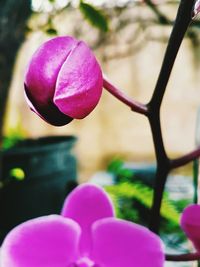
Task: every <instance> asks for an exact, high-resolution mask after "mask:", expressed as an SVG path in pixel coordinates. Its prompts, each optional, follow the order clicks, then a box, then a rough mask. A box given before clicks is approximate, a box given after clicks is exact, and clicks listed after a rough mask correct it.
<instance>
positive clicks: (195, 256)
mask: <svg viewBox="0 0 200 267" xmlns="http://www.w3.org/2000/svg"><path fill="white" fill-rule="evenodd" d="M165 259H166V260H167V261H198V260H200V253H198V252H195V253H187V254H180V255H170V254H166V255H165Z"/></svg>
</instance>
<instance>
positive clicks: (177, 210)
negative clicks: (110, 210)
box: [105, 159, 189, 247]
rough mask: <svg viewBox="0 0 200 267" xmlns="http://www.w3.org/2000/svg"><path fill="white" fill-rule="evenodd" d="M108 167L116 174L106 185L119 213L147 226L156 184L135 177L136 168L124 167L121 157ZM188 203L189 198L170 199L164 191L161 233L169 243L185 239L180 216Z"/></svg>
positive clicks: (180, 242)
mask: <svg viewBox="0 0 200 267" xmlns="http://www.w3.org/2000/svg"><path fill="white" fill-rule="evenodd" d="M108 171H109V172H111V173H113V174H114V175H115V177H117V179H116V184H114V185H112V186H106V187H105V189H106V191H107V192H108V193H109V195H110V196H111V198H112V200H113V202H114V205H115V208H116V214H117V216H118V217H119V218H122V219H125V220H129V221H133V222H135V223H138V224H142V225H144V226H148V219H149V215H150V208H151V205H152V200H153V188H151V187H150V186H148V185H146V184H144V183H143V181H137V180H134V174H133V170H131V169H127V168H125V167H124V163H123V161H121V160H120V159H115V160H113V161H112V162H111V163H110V164H109V165H108ZM188 204H189V200H188V199H181V200H171V199H169V195H168V193H167V192H165V194H164V197H163V201H162V207H161V229H160V233H161V236H162V238H163V239H164V240H165V242H166V243H167V245H168V246H169V247H177V246H181V244H182V243H183V242H185V240H186V239H185V235H184V233H183V232H182V230H181V229H180V226H179V219H180V214H181V212H182V210H183V208H184V207H185V206H187V205H188Z"/></svg>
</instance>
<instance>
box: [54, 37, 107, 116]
mask: <svg viewBox="0 0 200 267" xmlns="http://www.w3.org/2000/svg"><path fill="white" fill-rule="evenodd" d="M102 87H103V79H102V72H101V69H100V66H99V64H98V63H97V61H96V59H95V57H94V55H93V53H92V52H91V50H90V49H89V47H88V46H86V44H85V43H84V42H79V43H78V44H77V46H76V47H74V49H73V50H72V51H71V52H70V54H69V56H68V57H67V59H66V61H65V62H64V64H63V65H62V68H61V69H60V72H59V75H58V79H57V83H56V89H55V95H54V103H55V104H56V106H57V107H58V108H59V110H60V111H61V112H62V113H64V114H66V115H67V116H69V117H72V118H74V119H82V118H84V117H86V116H87V115H88V114H89V113H90V112H91V111H92V110H93V109H94V108H95V107H96V105H97V104H98V102H99V99H100V96H101V93H102ZM66 88H67V89H66Z"/></svg>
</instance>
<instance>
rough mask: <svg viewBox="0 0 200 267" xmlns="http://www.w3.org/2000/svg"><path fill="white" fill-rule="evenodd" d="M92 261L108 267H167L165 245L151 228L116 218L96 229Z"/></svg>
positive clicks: (94, 230)
mask: <svg viewBox="0 0 200 267" xmlns="http://www.w3.org/2000/svg"><path fill="white" fill-rule="evenodd" d="M92 237H93V250H92V254H91V259H92V260H93V261H94V262H95V263H96V264H97V266H104V267H163V266H164V252H163V248H164V247H163V244H162V241H161V240H160V238H159V237H158V236H156V235H155V234H154V233H152V232H151V231H149V230H148V229H147V228H145V227H143V226H140V225H137V224H134V223H131V222H127V221H123V220H118V219H114V218H108V219H102V220H99V221H98V222H96V223H95V224H94V225H93V228H92Z"/></svg>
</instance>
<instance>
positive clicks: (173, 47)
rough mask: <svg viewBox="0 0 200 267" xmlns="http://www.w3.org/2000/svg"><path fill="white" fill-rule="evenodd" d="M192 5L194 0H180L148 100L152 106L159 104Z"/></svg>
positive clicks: (189, 16)
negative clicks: (150, 96)
mask: <svg viewBox="0 0 200 267" xmlns="http://www.w3.org/2000/svg"><path fill="white" fill-rule="evenodd" d="M193 5H194V0H192V1H189V0H182V1H181V3H180V6H179V9H178V13H177V17H176V20H175V24H174V27H173V30H172V33H171V36H170V39H169V43H168V46H167V50H166V53H165V57H164V60H163V64H162V67H161V71H160V74H159V77H158V81H157V84H156V87H155V90H154V93H153V96H152V99H151V102H150V104H151V105H152V106H157V107H158V106H160V105H161V102H162V99H163V96H164V93H165V90H166V86H167V83H168V81H169V77H170V74H171V71H172V68H173V65H174V62H175V59H176V56H177V53H178V50H179V48H180V45H181V43H182V40H183V38H184V35H185V32H186V30H187V28H188V26H189V24H190V22H191V19H192V17H191V14H192V9H193Z"/></svg>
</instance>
